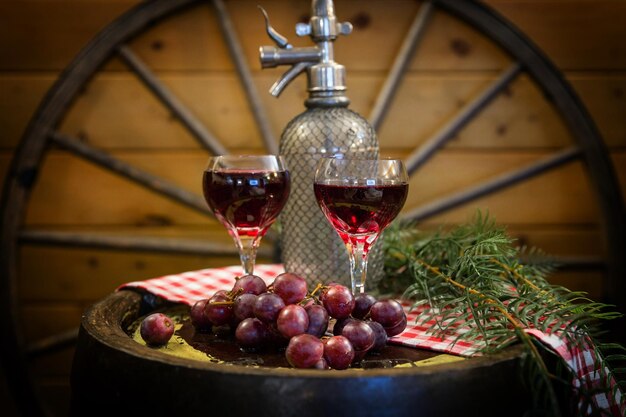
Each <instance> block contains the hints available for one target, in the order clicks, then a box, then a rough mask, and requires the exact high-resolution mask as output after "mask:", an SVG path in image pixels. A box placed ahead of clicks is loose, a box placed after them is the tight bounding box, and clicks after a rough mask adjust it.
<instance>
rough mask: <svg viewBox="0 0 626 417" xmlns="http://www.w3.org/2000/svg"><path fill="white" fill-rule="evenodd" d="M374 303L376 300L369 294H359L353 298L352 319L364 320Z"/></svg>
mask: <svg viewBox="0 0 626 417" xmlns="http://www.w3.org/2000/svg"><path fill="white" fill-rule="evenodd" d="M375 302H376V298H374V296H372V295H369V294H359V295H357V296H356V297H355V298H354V310H352V317H354V318H355V319H361V320H362V319H364V318H365V316H367V314H368V313H369V312H370V308H371V307H372V305H374V303H375Z"/></svg>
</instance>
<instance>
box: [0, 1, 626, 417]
mask: <svg viewBox="0 0 626 417" xmlns="http://www.w3.org/2000/svg"><path fill="white" fill-rule="evenodd" d="M199 3H201V2H200V1H198V0H154V1H151V2H145V3H142V4H140V5H138V6H137V7H135V8H134V9H132V10H131V11H129V12H128V13H126V14H124V15H123V16H121V17H120V18H119V19H117V20H116V21H115V22H113V23H112V24H110V25H109V26H108V27H107V28H105V29H104V30H103V31H102V32H100V33H99V34H98V35H97V36H96V37H95V38H94V39H93V40H92V41H91V42H90V43H89V45H87V47H86V48H84V50H83V51H82V52H81V53H80V54H79V55H78V56H77V57H76V59H75V60H74V61H73V62H72V63H71V64H70V65H69V66H68V67H67V69H66V70H65V71H64V72H63V74H62V75H61V76H60V78H59V80H58V81H57V83H56V84H55V86H54V87H53V88H52V89H51V90H50V91H49V93H48V95H47V96H46V98H45V100H44V101H43V103H42V104H41V105H40V107H39V109H38V111H37V112H36V114H35V115H34V117H33V119H32V121H31V123H30V125H29V127H28V129H27V131H26V133H25V134H24V136H23V138H22V141H21V143H20V145H19V148H18V149H17V151H16V153H15V157H14V159H13V162H12V165H11V168H10V171H9V173H8V175H7V179H6V183H5V186H4V193H3V197H2V206H1V209H2V217H1V222H2V223H1V224H2V226H1V227H2V236H1V239H2V251H1V253H0V273H1V274H2V278H1V287H0V288H1V290H2V291H1V295H0V297H1V299H0V306H1V307H0V308H1V313H2V317H1V322H2V332H3V335H5V337H6V338H7V339H6V340H7V341H5V342H4V343H3V344H2V348H1V349H2V350H1V352H0V354H1V355H2V360H3V362H4V366H5V369H6V372H7V374H8V375H9V376H10V379H11V381H10V382H11V385H12V386H11V387H12V389H13V392H14V394H15V397H16V399H17V402H18V404H19V406H20V408H21V409H22V410H23V412H24V413H25V414H27V415H42V414H44V413H45V411H44V410H45V409H44V407H43V404H42V402H41V401H40V399H39V396H38V395H37V387H35V386H34V384H33V382H32V378H31V373H30V371H29V359H30V358H32V357H34V356H38V355H42V354H46V353H47V352H51V351H54V350H57V349H62V348H63V347H65V346H67V345H68V344H71V343H73V341H74V340H75V337H76V332H75V331H70V332H65V333H63V334H60V335H58V336H55V337H51V338H46V339H45V340H41V341H39V342H36V343H32V344H29V345H27V344H26V342H25V338H24V336H23V332H22V330H21V328H22V327H21V322H20V320H21V319H20V309H19V297H18V279H19V271H18V269H19V268H18V256H19V248H20V246H21V245H60V246H67V247H97V248H108V249H114V250H124V251H128V250H138V251H155V252H163V253H193V254H215V253H218V254H221V253H233V250H232V249H231V248H224V247H222V246H221V245H216V244H211V243H206V242H197V241H184V240H175V241H173V240H168V239H156V238H153V239H148V238H140V237H126V238H120V237H114V236H111V237H103V236H101V235H93V234H76V233H73V234H70V233H65V232H51V231H38V230H31V229H26V228H24V217H25V211H26V209H27V206H28V201H29V196H30V194H31V191H32V189H33V187H34V185H35V183H36V181H37V176H38V175H37V174H38V171H39V167H40V165H41V164H42V161H43V158H44V156H45V155H46V153H47V152H48V151H49V149H50V148H51V147H60V148H62V149H63V150H65V151H67V152H70V153H72V154H74V155H76V156H78V157H81V158H84V159H85V160H87V161H89V162H91V163H94V164H96V165H99V166H101V167H103V168H105V169H107V170H110V171H111V172H113V173H116V174H119V175H121V176H124V177H126V178H128V179H130V180H131V181H134V182H136V183H137V184H139V185H141V186H143V187H146V188H147V189H149V190H152V191H154V192H156V193H160V194H161V195H164V196H166V197H168V198H170V199H172V200H174V201H176V202H179V203H181V204H182V205H185V206H188V207H191V208H192V209H194V210H196V211H198V212H200V213H202V214H208V210H207V208H206V207H205V204H204V202H203V200H202V198H201V197H200V196H198V195H196V194H194V193H190V192H189V191H186V190H184V189H182V188H181V187H179V186H177V185H175V184H173V183H171V182H169V181H166V180H163V179H161V178H159V177H156V176H155V175H153V174H150V173H148V172H145V171H144V170H141V169H138V168H136V167H134V166H132V165H130V164H128V163H126V162H123V161H121V160H119V159H117V158H115V157H114V156H112V155H111V154H109V153H107V152H105V151H103V150H99V149H97V148H94V147H92V146H90V145H88V144H86V143H83V142H81V141H80V140H79V139H78V138H76V137H71V136H70V135H68V134H65V133H63V132H61V131H60V130H59V126H60V124H61V121H62V120H63V118H64V116H65V115H66V113H67V112H68V109H69V108H70V105H71V104H72V103H73V101H74V100H75V98H76V97H77V96H78V95H79V93H80V91H81V89H82V88H83V87H84V86H85V85H86V84H87V83H88V82H89V81H90V80H91V79H92V77H93V76H94V74H95V73H97V71H98V70H99V69H101V68H102V66H103V65H104V64H105V63H106V62H107V61H108V60H109V59H110V58H111V57H118V58H120V59H121V60H122V61H123V62H124V63H125V64H126V65H127V66H128V67H129V68H130V69H131V70H132V71H133V72H134V73H136V75H137V76H138V77H139V78H140V79H141V80H142V81H143V83H144V84H145V86H146V87H147V88H148V89H149V90H150V91H151V92H152V93H153V94H154V95H155V96H156V97H157V98H158V99H159V100H160V101H161V102H162V103H163V105H165V106H166V107H167V108H168V109H169V111H170V112H171V113H172V114H173V115H174V117H175V118H177V119H178V120H179V121H180V122H181V123H182V125H183V126H184V127H185V128H186V129H187V130H188V131H189V132H190V133H191V134H192V135H193V137H195V138H196V139H197V140H198V142H199V143H200V144H201V145H202V146H203V147H204V148H206V149H207V150H208V151H209V152H210V153H213V154H222V153H227V148H225V147H224V146H223V145H222V144H221V143H220V142H219V141H218V140H217V139H216V138H215V137H214V135H213V134H211V133H210V132H209V130H208V129H207V128H206V127H204V126H203V125H202V123H201V122H200V121H199V120H198V119H197V118H196V117H194V116H193V113H192V112H191V111H190V110H189V109H187V108H186V107H185V106H184V105H183V104H182V102H181V101H179V100H178V99H177V98H176V96H175V95H174V94H173V93H172V92H171V91H170V90H169V89H168V88H167V87H166V86H165V85H164V84H163V83H162V82H161V81H160V80H159V79H158V78H157V77H156V76H155V74H154V73H153V72H152V71H151V69H150V68H148V66H147V65H146V64H145V63H144V62H143V61H142V60H141V58H140V57H139V56H137V55H136V54H135V53H134V52H133V51H132V49H131V48H130V47H129V46H128V44H129V42H130V41H131V40H132V39H133V38H135V37H137V36H138V35H139V34H141V33H142V32H144V31H145V30H147V28H149V27H150V26H151V25H153V24H154V23H156V22H158V21H161V20H163V19H166V18H168V17H171V16H173V15H175V14H176V13H178V12H180V11H182V10H185V9H188V8H190V7H191V6H195V5H198V4H199ZM211 3H212V6H213V7H214V9H215V12H216V14H217V16H218V20H219V24H220V29H221V31H222V33H223V35H224V38H225V41H226V44H227V47H228V50H229V52H230V54H231V56H232V59H233V62H234V64H235V67H236V70H237V73H238V75H239V77H240V79H241V82H242V84H243V86H244V90H245V93H246V97H247V100H248V102H249V105H250V109H251V111H252V114H253V117H254V119H255V121H256V123H257V124H258V127H259V130H260V132H261V136H262V138H263V141H264V143H265V147H266V148H267V150H268V151H269V152H276V150H277V143H276V139H275V137H274V134H273V132H272V129H271V128H270V126H269V124H268V117H267V115H266V114H265V109H264V107H263V105H262V103H261V100H260V99H259V93H258V92H257V91H256V88H255V86H254V85H253V82H252V77H251V72H250V69H249V67H248V64H247V63H246V62H245V59H244V58H243V52H242V48H241V45H240V43H239V41H238V39H237V33H236V31H235V29H234V26H233V25H232V23H231V20H230V18H229V14H228V11H227V8H226V7H225V5H224V3H223V1H222V0H213V1H212V2H211ZM434 11H441V12H443V13H447V14H450V15H453V16H455V17H457V18H458V19H460V20H461V21H463V22H465V23H466V24H467V25H469V26H471V27H473V28H474V29H475V30H477V31H478V32H480V33H482V34H484V35H486V36H487V37H488V38H490V39H491V41H492V42H493V43H495V44H496V45H498V46H499V47H500V48H501V49H502V50H503V51H504V52H505V53H506V54H507V55H508V56H509V58H510V59H511V64H510V66H509V67H508V68H507V69H506V70H505V71H504V72H502V73H501V74H500V75H499V76H498V77H497V79H496V80H495V81H494V82H493V83H492V84H491V85H490V86H489V87H488V88H487V89H485V90H484V91H482V92H481V93H480V94H478V95H476V97H475V98H474V99H473V100H472V101H471V102H470V103H467V104H465V105H463V106H461V108H460V110H459V112H458V114H457V115H455V117H453V118H452V120H449V121H447V122H446V123H445V124H443V127H442V128H441V129H440V130H438V131H437V132H436V133H435V134H434V135H432V137H430V138H427V140H425V141H424V142H423V143H422V146H420V147H419V148H418V149H416V150H415V151H414V152H413V153H412V154H411V155H410V156H409V158H408V159H407V161H406V162H407V166H408V168H409V171H410V173H415V172H416V171H417V170H418V169H419V168H420V167H422V165H423V164H424V163H426V162H427V161H428V160H429V159H430V158H431V157H432V156H433V155H434V154H435V153H436V152H437V151H438V150H439V149H440V148H442V147H443V146H444V145H445V144H446V143H447V142H448V141H450V140H451V139H452V138H453V137H454V136H455V135H456V134H457V133H458V132H459V131H460V130H461V129H463V128H464V127H465V126H466V125H467V124H468V123H469V122H470V121H471V120H473V119H474V118H475V117H476V116H478V115H479V114H480V113H481V111H482V110H483V109H484V108H486V107H487V106H488V105H489V104H490V102H492V101H493V99H494V98H495V97H497V96H498V95H499V94H500V93H502V92H503V91H505V90H506V89H507V86H509V85H510V83H511V82H512V81H513V80H514V79H516V78H517V77H519V76H520V75H521V74H523V73H525V74H527V76H529V77H530V78H531V79H532V80H533V82H534V84H535V85H536V86H537V87H538V88H539V89H540V90H541V91H542V92H543V94H544V95H545V97H546V100H548V101H549V102H550V103H551V104H552V105H553V107H554V109H555V110H556V112H557V113H558V114H559V115H560V117H561V118H562V121H563V122H564V124H565V125H566V126H567V128H568V130H569V132H570V134H571V138H572V142H573V144H572V145H571V146H569V147H567V148H564V149H561V150H558V151H557V152H555V153H554V154H553V155H551V156H549V157H547V158H545V159H542V160H539V161H536V162H534V163H532V164H530V165H528V166H526V167H523V168H521V169H517V170H514V171H511V172H508V173H505V174H502V175H499V176H497V177H495V178H492V179H490V180H488V181H486V182H483V183H480V184H477V185H474V186H471V187H469V188H468V189H466V190H463V191H461V192H456V193H453V194H452V195H449V196H447V197H445V198H443V199H439V200H436V201H432V202H430V203H428V204H426V205H423V206H420V207H413V208H410V209H409V210H407V212H406V213H405V216H406V217H408V218H412V219H416V220H423V219H427V218H429V217H432V216H435V215H437V214H439V213H442V212H445V211H447V210H450V209H453V208H456V207H458V206H460V205H462V204H465V203H468V202H471V201H473V200H475V199H477V198H479V197H482V196H485V195H488V194H490V193H494V192H497V191H499V190H502V189H504V188H506V187H509V186H512V185H514V184H518V183H520V182H523V181H525V180H528V179H530V178H533V177H535V176H537V175H541V174H543V173H546V172H548V171H550V170H552V169H554V168H557V167H560V166H562V165H564V164H568V163H571V162H572V161H577V160H579V161H582V162H583V164H584V166H585V167H586V174H587V176H588V178H589V180H590V183H591V184H592V186H593V189H594V191H595V194H596V197H597V203H598V207H599V210H600V212H601V214H602V222H603V226H604V227H603V232H604V237H605V239H606V242H607V247H608V253H607V254H606V259H605V263H604V267H605V268H606V271H607V273H606V280H605V283H604V293H605V299H604V300H603V301H607V302H611V303H614V304H616V305H618V306H620V308H622V309H623V308H624V306H625V305H626V285H625V284H624V280H623V277H624V273H625V264H624V258H623V254H624V253H625V249H626V244H625V242H626V223H625V216H624V207H623V202H622V199H621V195H620V189H619V186H618V183H617V180H616V177H615V175H614V172H613V169H612V166H611V162H610V159H609V157H608V155H607V151H606V149H605V147H604V144H603V142H602V140H601V138H600V135H599V133H598V131H597V129H596V127H595V126H594V124H593V122H592V120H591V119H590V117H589V115H588V113H587V111H586V110H585V109H584V107H583V105H582V104H581V102H580V100H579V99H578V98H577V97H576V95H575V94H574V92H573V91H572V89H571V88H570V87H569V86H568V84H567V83H566V82H565V81H564V79H563V77H562V76H561V75H560V74H559V72H558V70H557V69H556V68H555V67H554V66H553V65H552V64H551V63H550V61H549V60H548V59H547V58H546V57H545V56H544V55H543V54H542V53H541V52H539V51H538V49H537V48H536V47H534V46H533V45H532V43H531V42H530V41H529V40H528V39H527V38H526V37H525V36H524V35H523V34H521V33H520V32H519V31H518V30H516V29H515V28H514V27H513V26H512V25H511V24H510V23H508V22H507V21H506V20H504V19H503V18H502V17H500V16H498V15H497V14H496V13H494V12H493V11H492V10H490V9H489V8H487V7H485V6H484V5H482V4H481V3H479V2H476V1H458V0H432V1H430V2H424V3H422V4H421V6H420V9H419V12H418V14H417V15H416V17H415V19H414V22H413V24H412V26H411V28H410V30H409V31H408V33H407V35H406V38H405V40H404V42H403V44H402V46H401V48H400V50H399V51H398V53H397V56H396V59H395V61H394V63H393V65H392V66H391V69H390V70H389V73H388V77H387V79H386V81H385V83H384V85H383V87H382V88H381V90H380V93H379V95H378V97H377V99H376V101H375V104H374V106H373V108H372V110H371V113H370V115H369V118H370V121H371V122H372V124H373V125H374V126H375V127H376V128H380V127H381V126H382V124H383V120H384V119H385V116H386V115H387V113H388V110H389V106H390V104H391V103H392V101H393V99H394V97H395V95H396V92H397V91H398V86H399V83H400V81H401V79H402V75H403V74H404V73H405V71H406V69H407V66H408V63H409V60H410V59H411V57H412V56H413V55H414V51H415V50H416V49H417V47H418V44H419V42H420V39H421V38H422V35H423V34H424V32H425V31H426V29H427V26H428V21H429V20H430V17H431V16H432V15H433V13H434ZM344 42H347V41H344ZM382 146H383V148H384V141H383V142H382Z"/></svg>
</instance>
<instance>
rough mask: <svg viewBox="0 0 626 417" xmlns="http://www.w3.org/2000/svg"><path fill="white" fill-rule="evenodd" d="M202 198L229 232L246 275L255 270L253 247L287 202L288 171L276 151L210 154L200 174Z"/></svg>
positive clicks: (254, 251)
mask: <svg viewBox="0 0 626 417" xmlns="http://www.w3.org/2000/svg"><path fill="white" fill-rule="evenodd" d="M202 191H203V193H204V198H205V200H206V202H207V204H208V206H209V208H210V209H211V211H212V212H213V214H215V217H217V219H218V220H219V221H220V222H221V223H222V224H223V225H224V227H226V229H227V230H228V233H229V234H230V235H231V236H232V238H233V240H234V241H235V244H236V246H237V249H238V250H239V256H240V258H241V264H242V267H243V270H244V273H245V274H246V275H248V274H252V273H253V272H254V263H255V259H256V251H257V248H258V246H259V243H260V241H261V238H262V237H263V236H264V235H265V233H266V232H267V230H268V229H269V227H270V226H271V225H272V223H274V221H275V220H276V218H277V217H278V214H279V213H280V211H281V210H282V208H283V207H284V205H285V203H286V202H287V198H288V196H289V191H290V177H289V171H288V170H287V167H286V165H285V162H284V160H283V159H282V157H280V156H275V155H222V156H214V157H211V158H209V162H208V164H207V167H206V169H205V171H204V174H203V177H202Z"/></svg>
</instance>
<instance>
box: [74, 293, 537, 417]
mask: <svg viewBox="0 0 626 417" xmlns="http://www.w3.org/2000/svg"><path fill="white" fill-rule="evenodd" d="M145 307H146V306H145V304H142V297H141V296H140V295H139V294H137V293H134V292H130V291H122V292H117V293H114V294H111V295H110V296H108V297H106V298H105V299H104V300H102V301H100V302H99V303H97V304H95V305H94V306H92V307H91V308H90V309H89V310H88V311H87V312H86V313H85V315H84V316H83V319H82V324H81V329H80V336H79V342H78V346H77V350H76V355H75V358H74V364H73V369H72V391H73V392H72V396H73V398H72V414H73V415H76V416H84V415H90V416H93V415H127V414H136V415H145V416H166V415H167V416H174V415H185V416H199V415H207V416H272V417H277V416H295V415H297V416H299V417H305V416H377V417H379V416H437V417H441V416H472V415H476V416H482V417H487V416H499V417H500V416H505V415H506V416H521V415H523V414H524V411H525V410H527V409H528V408H529V407H530V399H529V396H528V394H527V392H526V391H525V390H524V388H523V387H522V384H521V380H520V377H519V374H520V373H519V369H518V368H519V365H520V357H521V349H520V348H519V347H513V348H510V349H507V350H506V351H505V352H502V353H500V354H497V355H493V356H488V357H479V358H472V359H469V360H464V361H459V362H454V363H448V364H440V365H431V366H425V367H408V368H384V369H348V370H344V371H320V370H308V369H306V370H301V369H291V368H283V367H250V366H242V365H236V364H218V363H210V362H202V361H197V360H193V359H186V358H180V357H175V356H171V355H168V354H165V353H162V352H160V351H158V350H155V349H151V348H149V347H146V346H143V345H141V344H139V343H137V342H136V341H134V340H133V339H132V338H131V337H130V336H129V335H128V334H127V333H126V332H125V330H124V329H126V327H127V326H128V324H129V323H130V322H132V321H133V320H135V319H137V318H138V317H140V315H142V314H145V313H146V311H145ZM399 349H406V350H407V351H409V350H410V351H413V352H414V353H413V354H414V355H415V354H417V355H419V350H416V349H410V348H399ZM396 350H397V349H396ZM422 352H424V351H422ZM425 353H426V354H427V355H432V352H431V353H427V352H425Z"/></svg>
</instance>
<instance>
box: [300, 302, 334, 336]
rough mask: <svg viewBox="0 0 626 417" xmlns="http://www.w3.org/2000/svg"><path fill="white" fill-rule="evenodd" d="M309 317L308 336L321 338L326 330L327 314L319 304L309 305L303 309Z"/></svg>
mask: <svg viewBox="0 0 626 417" xmlns="http://www.w3.org/2000/svg"><path fill="white" fill-rule="evenodd" d="M304 309H305V310H306V313H307V314H308V316H309V327H308V328H307V329H306V332H307V333H308V334H312V335H313V336H317V337H322V336H324V334H325V333H326V330H327V329H328V312H327V311H326V309H325V308H324V307H322V306H321V305H319V304H311V305H308V306H306V307H305V308H304Z"/></svg>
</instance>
